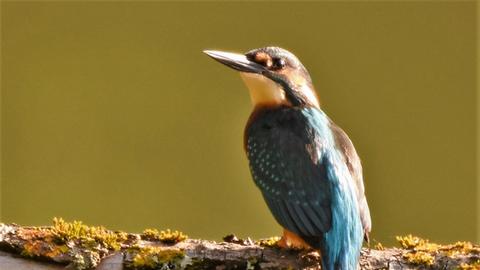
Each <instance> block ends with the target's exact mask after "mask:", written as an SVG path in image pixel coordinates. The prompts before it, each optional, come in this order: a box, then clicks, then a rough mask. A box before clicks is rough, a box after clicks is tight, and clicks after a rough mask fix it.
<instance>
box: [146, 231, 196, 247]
mask: <svg viewBox="0 0 480 270" xmlns="http://www.w3.org/2000/svg"><path fill="white" fill-rule="evenodd" d="M141 237H142V239H143V240H149V241H161V242H163V243H165V244H176V243H178V242H182V241H184V240H186V239H187V238H188V236H187V235H186V234H184V233H183V232H180V231H177V230H175V231H171V230H170V229H167V230H165V231H158V230H157V229H146V230H144V231H143V233H142V235H141Z"/></svg>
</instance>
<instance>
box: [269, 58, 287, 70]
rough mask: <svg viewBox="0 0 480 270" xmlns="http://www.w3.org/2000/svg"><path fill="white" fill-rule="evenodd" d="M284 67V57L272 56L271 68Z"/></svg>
mask: <svg viewBox="0 0 480 270" xmlns="http://www.w3.org/2000/svg"><path fill="white" fill-rule="evenodd" d="M284 67H285V59H283V58H273V59H272V67H271V69H272V70H279V69H282V68H284Z"/></svg>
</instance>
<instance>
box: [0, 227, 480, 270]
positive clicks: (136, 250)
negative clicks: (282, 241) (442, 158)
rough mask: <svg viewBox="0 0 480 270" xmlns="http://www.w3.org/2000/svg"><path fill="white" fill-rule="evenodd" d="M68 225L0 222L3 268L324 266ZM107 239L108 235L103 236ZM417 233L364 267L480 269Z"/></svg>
mask: <svg viewBox="0 0 480 270" xmlns="http://www.w3.org/2000/svg"><path fill="white" fill-rule="evenodd" d="M81 226H84V225H81ZM68 228H69V230H70V231H69V232H74V233H72V234H71V237H72V238H68V237H65V235H66V234H61V233H59V229H55V228H54V227H21V226H18V225H15V224H0V250H2V251H0V269H1V270H4V269H5V270H7V269H9V270H10V269H12V270H26V269H29V270H54V269H65V268H68V269H98V270H107V269H108V270H120V269H320V258H319V255H318V253H317V252H315V251H307V250H286V249H281V248H278V247H275V244H274V243H273V244H272V243H269V244H265V242H264V243H263V244H262V243H259V242H256V243H255V242H253V241H252V240H250V239H247V240H239V239H237V238H236V237H233V236H231V237H228V239H226V240H228V242H221V243H217V242H214V241H207V240H196V239H186V240H183V241H179V242H175V241H173V242H172V241H171V240H172V239H167V240H168V241H165V239H161V238H159V239H151V238H152V237H147V236H146V235H145V234H126V233H123V234H121V235H122V237H121V241H120V240H118V239H117V240H118V243H119V246H118V248H115V247H114V245H112V246H111V247H109V246H108V244H106V243H111V242H108V241H117V240H115V239H114V238H112V237H110V236H112V235H120V233H118V232H111V231H108V230H104V229H103V228H100V227H97V230H98V229H99V228H100V230H104V231H101V235H100V236H102V237H103V236H105V234H104V233H107V236H108V237H110V238H101V237H100V236H99V237H98V238H97V237H96V236H95V235H94V234H90V233H91V232H90V231H88V233H89V234H88V237H90V238H91V239H93V240H91V239H89V238H88V237H84V238H82V237H83V236H81V233H82V232H80V233H78V234H77V231H74V230H72V228H73V227H68ZM80 231H81V230H80ZM97 232H98V231H95V233H97ZM59 235H60V236H59ZM102 239H103V240H102ZM104 239H107V240H108V241H105V242H102V241H104ZM112 239H114V240H112ZM119 239H120V238H119ZM412 239H414V240H412V241H413V242H412V243H410V242H407V243H405V242H403V243H402V245H403V246H404V247H403V248H385V249H383V248H380V249H370V248H363V250H362V252H361V258H360V268H361V269H480V263H479V260H480V247H479V246H477V245H472V244H470V243H465V242H461V243H460V242H459V243H456V244H453V245H443V246H441V245H435V244H430V243H428V242H427V245H424V246H420V245H418V242H417V243H415V239H416V238H412ZM95 241H98V243H96V242H95ZM422 241H423V240H422ZM432 245H434V246H432ZM112 247H113V248H112Z"/></svg>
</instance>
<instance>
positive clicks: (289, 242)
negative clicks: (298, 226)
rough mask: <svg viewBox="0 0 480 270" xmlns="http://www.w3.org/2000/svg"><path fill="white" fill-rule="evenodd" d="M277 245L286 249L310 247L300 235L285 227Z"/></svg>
mask: <svg viewBox="0 0 480 270" xmlns="http://www.w3.org/2000/svg"><path fill="white" fill-rule="evenodd" d="M277 245H278V246H279V247H281V248H286V249H312V247H310V245H308V244H307V243H306V242H305V241H303V239H302V238H301V237H300V236H298V235H296V234H295V233H293V232H291V231H289V230H287V229H284V231H283V236H282V239H280V240H279V241H278V243H277Z"/></svg>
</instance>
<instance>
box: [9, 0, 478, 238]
mask: <svg viewBox="0 0 480 270" xmlns="http://www.w3.org/2000/svg"><path fill="white" fill-rule="evenodd" d="M1 8H2V11H1V15H2V19H1V23H2V26H1V30H2V33H1V34H2V40H1V47H2V51H1V53H2V63H1V64H2V66H1V76H2V84H1V87H2V107H1V112H2V119H1V120H2V126H1V128H2V140H1V143H2V145H1V147H2V148H1V154H2V164H1V165H2V182H1V210H2V214H1V220H2V221H3V222H16V223H19V224H34V225H39V224H48V223H50V220H51V218H52V217H54V216H61V217H64V218H66V219H69V220H71V219H78V220H82V221H84V222H86V223H89V224H102V225H105V226H107V227H109V228H113V229H122V230H128V231H141V230H142V229H143V228H146V227H157V228H167V227H168V228H174V229H181V230H183V231H185V232H186V233H188V234H189V235H190V236H192V237H201V238H207V239H220V238H221V237H222V236H224V235H226V234H228V233H231V232H234V233H236V234H238V235H239V236H242V237H245V236H251V237H255V238H259V237H268V236H271V235H278V234H280V227H279V226H277V225H276V223H275V221H274V220H273V218H272V217H271V215H270V213H269V211H268V209H267V207H266V206H265V204H264V202H263V200H262V198H261V196H260V193H259V192H258V191H257V189H256V187H255V186H254V184H253V182H252V181H251V178H250V174H249V171H248V166H247V160H246V158H245V155H244V153H243V148H242V136H243V127H244V124H245V122H246V120H247V118H248V115H249V113H250V110H251V105H250V103H249V97H248V94H247V91H246V89H245V87H244V86H243V84H242V82H241V80H240V79H239V76H238V75H237V74H235V72H233V71H232V70H229V69H228V68H226V67H224V66H222V65H220V64H218V63H216V62H214V61H213V60H212V59H210V58H208V57H207V56H205V55H204V54H203V53H202V50H203V49H224V50H232V51H238V52H243V51H247V50H249V49H252V48H256V47H262V46H265V45H278V46H282V47H284V48H287V49H290V50H291V51H292V52H294V53H295V54H296V55H297V56H298V57H299V58H300V59H301V60H302V62H303V63H304V64H305V65H306V67H307V68H308V69H309V70H310V73H311V75H312V77H313V80H314V84H315V85H316V88H317V91H318V93H319V95H320V97H321V102H322V106H323V108H324V110H325V111H326V112H327V113H328V114H329V115H330V117H331V118H333V120H334V121H336V122H337V124H339V125H340V126H342V127H343V128H344V129H345V130H346V131H347V133H348V134H349V135H350V136H351V138H352V140H353V141H354V143H355V145H356V147H357V149H358V152H359V154H360V156H361V158H362V159H363V164H364V174H365V182H366V189H367V196H368V200H369V203H370V208H371V212H372V218H373V236H372V237H373V239H375V240H378V241H382V242H384V243H392V242H393V241H394V240H393V239H394V236H395V235H402V234H406V233H413V234H417V235H420V236H423V237H428V238H431V239H432V240H435V241H440V242H447V241H455V240H475V238H476V226H477V224H476V220H477V218H479V217H478V216H479V211H478V208H477V206H476V200H477V196H478V194H476V178H475V177H476V166H477V162H476V156H475V150H476V147H475V146H476V137H475V136H476V135H475V134H476V116H475V112H476V92H475V85H476V74H475V71H476V69H475V66H476V46H478V44H476V42H477V41H476V31H477V30H478V29H476V25H475V23H476V21H475V20H476V14H475V11H476V2H475V1H469V2H468V1H464V2H428V1H426V2H415V1H413V2H412V1H409V2H330V1H328V2H301V3H294V2H291V3H289V2H278V3H273V2H249V3H242V2H236V3H226V2H223V3H222V2H204V3H193V2H181V3H172V2H5V1H2V3H1Z"/></svg>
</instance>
